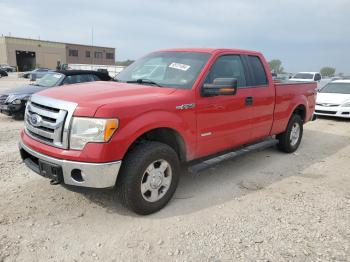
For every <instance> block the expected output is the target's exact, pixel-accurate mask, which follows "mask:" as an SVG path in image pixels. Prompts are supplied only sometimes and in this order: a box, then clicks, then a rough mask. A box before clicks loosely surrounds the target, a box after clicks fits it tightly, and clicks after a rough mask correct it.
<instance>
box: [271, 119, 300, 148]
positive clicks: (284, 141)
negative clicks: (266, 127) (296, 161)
mask: <svg viewBox="0 0 350 262" xmlns="http://www.w3.org/2000/svg"><path fill="white" fill-rule="evenodd" d="M302 137H303V120H302V119H301V117H300V116H299V115H293V116H292V117H291V118H290V120H289V123H288V126H287V129H286V131H284V132H283V133H282V134H279V135H277V137H276V138H277V139H278V144H277V146H278V149H279V150H281V151H283V152H286V153H293V152H294V151H295V150H297V149H298V147H299V145H300V142H301V138H302Z"/></svg>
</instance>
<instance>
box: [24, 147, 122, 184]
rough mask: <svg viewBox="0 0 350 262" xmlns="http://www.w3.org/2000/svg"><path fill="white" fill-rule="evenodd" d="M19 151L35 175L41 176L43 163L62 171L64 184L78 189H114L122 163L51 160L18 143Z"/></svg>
mask: <svg viewBox="0 0 350 262" xmlns="http://www.w3.org/2000/svg"><path fill="white" fill-rule="evenodd" d="M19 149H20V153H21V157H22V159H23V161H24V163H25V164H26V165H27V167H29V168H30V169H31V170H33V171H34V172H35V173H37V174H40V175H42V172H41V171H40V162H41V161H43V162H45V163H49V164H52V165H53V166H56V167H59V168H60V170H62V172H61V173H62V174H61V175H62V182H63V183H64V184H67V185H73V186H80V187H90V188H109V187H114V186H115V183H116V181H117V177H118V173H119V169H120V166H121V163H122V162H121V161H115V162H109V163H87V162H78V161H69V160H63V159H58V158H53V157H50V156H46V155H43V154H41V153H39V152H37V151H35V150H33V149H31V148H29V147H28V146H26V145H25V144H24V143H23V142H20V143H19ZM77 174H80V176H77Z"/></svg>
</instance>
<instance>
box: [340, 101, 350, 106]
mask: <svg viewBox="0 0 350 262" xmlns="http://www.w3.org/2000/svg"><path fill="white" fill-rule="evenodd" d="M341 106H342V107H350V101H347V102H345V103H344V104H342V105H341Z"/></svg>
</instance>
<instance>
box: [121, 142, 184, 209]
mask: <svg viewBox="0 0 350 262" xmlns="http://www.w3.org/2000/svg"><path fill="white" fill-rule="evenodd" d="M179 169H180V163H179V158H178V156H177V154H176V152H175V151H174V150H173V149H172V148H171V147H169V146H168V145H166V144H163V143H159V142H151V141H147V142H144V143H141V144H139V145H137V146H135V147H134V148H133V149H131V151H130V152H129V153H128V154H127V156H126V158H125V160H124V162H123V165H122V167H121V171H120V172H121V173H120V177H119V178H118V181H117V187H116V188H117V195H118V196H119V199H120V201H121V203H122V204H123V205H124V206H125V207H126V208H128V209H130V210H132V211H134V212H135V213H137V214H140V215H148V214H152V213H154V212H157V211H159V210H160V209H162V208H163V207H164V206H165V205H166V204H167V203H168V202H169V201H170V199H171V198H172V196H173V195H174V193H175V190H176V187H177V185H178V182H179Z"/></svg>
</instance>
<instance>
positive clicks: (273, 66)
mask: <svg viewBox="0 0 350 262" xmlns="http://www.w3.org/2000/svg"><path fill="white" fill-rule="evenodd" d="M269 66H270V70H271V71H272V72H274V73H276V74H282V73H284V68H283V67H282V62H281V60H279V59H273V60H271V61H270V62H269Z"/></svg>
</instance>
